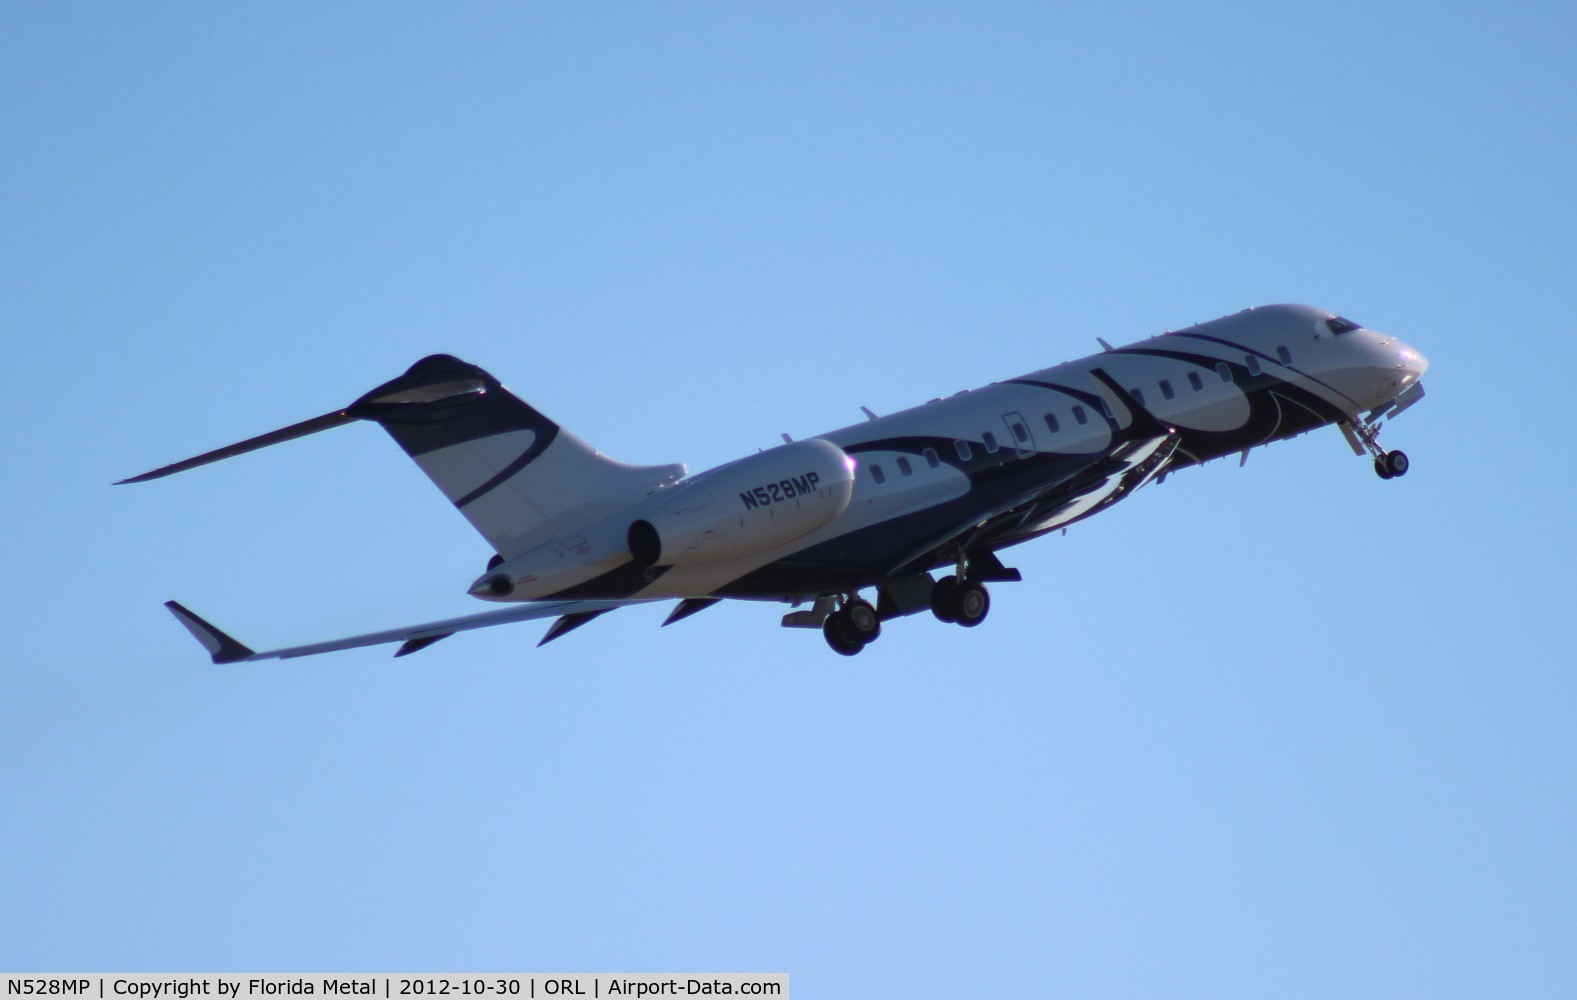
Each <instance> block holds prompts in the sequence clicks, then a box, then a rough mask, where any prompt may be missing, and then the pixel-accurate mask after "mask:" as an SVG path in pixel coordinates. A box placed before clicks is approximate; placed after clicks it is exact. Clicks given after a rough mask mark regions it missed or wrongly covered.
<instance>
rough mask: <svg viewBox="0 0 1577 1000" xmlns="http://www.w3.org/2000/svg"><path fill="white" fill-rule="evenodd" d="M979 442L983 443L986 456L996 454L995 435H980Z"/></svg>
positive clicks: (987, 433)
mask: <svg viewBox="0 0 1577 1000" xmlns="http://www.w3.org/2000/svg"><path fill="white" fill-rule="evenodd" d="M980 440H981V441H983V442H985V445H986V452H987V453H988V454H990V453H995V452H996V450H997V436H996V435H995V434H993V433H991V432H990V431H986V432H985V433H984V434H982V435H980Z"/></svg>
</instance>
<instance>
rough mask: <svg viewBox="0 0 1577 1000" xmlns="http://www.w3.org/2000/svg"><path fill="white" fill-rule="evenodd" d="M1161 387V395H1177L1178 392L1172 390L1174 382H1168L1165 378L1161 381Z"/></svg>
mask: <svg viewBox="0 0 1577 1000" xmlns="http://www.w3.org/2000/svg"><path fill="white" fill-rule="evenodd" d="M1159 388H1160V390H1161V395H1162V396H1163V397H1165V398H1166V399H1173V398H1175V397H1176V396H1177V393H1175V392H1173V391H1172V383H1170V382H1168V381H1167V380H1166V379H1164V378H1163V379H1162V380H1161V381H1160V383H1159Z"/></svg>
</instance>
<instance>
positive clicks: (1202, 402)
mask: <svg viewBox="0 0 1577 1000" xmlns="http://www.w3.org/2000/svg"><path fill="white" fill-rule="evenodd" d="M1096 339H1097V341H1098V342H1099V343H1100V345H1101V348H1102V350H1101V352H1100V353H1098V354H1093V355H1091V356H1089V357H1086V358H1081V359H1079V360H1077V361H1070V362H1067V363H1065V364H1062V365H1058V366H1056V367H1053V368H1047V369H1044V370H1041V371H1036V372H1032V373H1030V374H1028V375H1024V376H1021V377H1019V378H1011V379H1008V380H1006V381H1002V382H993V383H992V384H990V385H988V386H985V387H984V388H980V389H973V390H966V391H964V392H960V393H957V394H955V395H953V396H949V397H946V398H938V399H933V400H931V401H930V402H928V403H925V404H923V405H920V406H916V407H914V408H912V409H908V410H903V411H901V412H898V413H893V414H889V415H887V416H882V417H878V416H876V415H875V414H874V413H871V411H869V410H865V408H864V407H861V409H862V410H865V415H866V418H867V419H866V420H864V421H863V422H860V423H857V424H853V425H851V426H848V427H844V428H841V429H839V430H835V431H831V432H829V433H827V434H823V435H820V436H818V437H813V438H807V439H804V440H800V441H794V440H791V439H790V438H789V436H788V435H787V434H785V435H783V439H784V443H783V444H781V445H778V446H775V447H773V448H771V449H768V450H764V451H760V452H758V453H757V454H754V455H750V456H747V457H745V458H742V459H739V460H737V461H734V462H729V463H727V464H725V465H721V466H718V467H716V468H714V469H708V470H706V471H704V472H700V473H697V474H695V475H693V476H692V475H687V474H686V469H685V467H684V466H683V465H649V466H641V465H626V464H624V463H622V462H617V461H614V460H613V459H611V458H608V457H607V456H605V455H603V454H602V453H601V452H599V451H597V450H596V449H595V448H592V447H591V446H590V445H588V444H586V443H585V442H584V441H582V440H581V439H579V438H577V437H576V436H575V435H574V434H572V433H570V432H569V431H568V430H566V429H564V428H563V427H561V426H559V425H558V424H557V423H555V422H553V421H552V420H550V419H549V418H547V417H546V416H543V415H542V414H541V413H540V412H538V411H537V410H536V409H534V408H532V407H531V405H530V404H528V403H526V402H524V401H523V400H521V399H520V398H519V397H517V396H515V395H514V394H512V393H511V392H509V390H507V389H505V388H504V387H503V386H502V385H501V384H499V382H498V380H497V379H495V378H494V377H493V376H492V375H490V374H488V373H487V372H486V371H484V370H482V369H481V368H478V367H477V366H475V365H472V364H468V363H467V362H464V361H461V360H460V359H458V358H455V357H452V356H450V355H446V354H435V355H432V356H431V357H427V358H423V359H422V360H420V361H418V362H417V363H416V364H414V365H412V366H411V368H410V369H409V370H408V371H406V372H405V374H403V375H401V376H399V377H398V378H395V379H393V380H391V381H389V382H385V383H384V384H383V385H380V386H378V387H377V388H376V389H373V390H372V391H371V392H368V393H366V394H365V395H363V396H361V397H360V398H358V399H357V400H356V401H355V402H353V403H351V404H350V405H349V406H347V407H345V408H343V409H340V410H335V411H333V412H331V413H326V414H324V415H322V416H319V417H313V418H312V419H310V420H305V421H302V422H300V423H297V424H292V425H291V426H289V427H285V428H281V429H280V430H277V431H272V432H270V433H267V434H263V435H260V436H258V437H254V438H250V439H248V440H246V441H242V442H239V443H237V444H233V445H230V446H228V447H224V448H219V449H217V450H215V451H210V452H207V453H205V454H202V455H198V456H197V457H195V458H190V459H187V460H185V461H183V462H177V463H175V464H173V465H168V466H165V467H163V468H159V469H155V470H154V471H152V472H148V473H144V474H143V475H140V476H134V477H132V478H130V479H124V480H121V483H118V484H117V485H120V484H123V483H139V482H145V481H147V480H151V479H158V478H160V477H163V476H168V475H172V474H174V473H177V472H182V471H185V470H187V469H191V468H195V467H197V466H200V465H206V464H208V463H210V462H217V461H219V460H221V459H225V458H231V457H233V456H236V455H240V454H243V453H245V452H249V451H253V450H256V449H258V448H263V447H267V446H269V445H273V444H279V443H281V442H284V441H289V440H292V439H294V438H298V437H302V436H305V435H307V434H314V433H317V432H319V431H324V430H328V429H330V428H333V427H338V426H341V425H343V424H347V423H351V422H354V421H357V420H370V421H372V422H374V423H377V424H378V425H380V426H381V427H383V429H384V430H386V431H387V432H388V433H389V435H390V436H391V437H393V438H394V440H395V442H396V443H397V444H398V445H399V446H400V447H401V448H403V449H404V450H405V452H406V454H407V455H409V456H410V457H411V458H412V459H414V460H415V462H416V465H417V467H418V468H420V469H421V471H422V472H424V473H425V474H426V475H427V477H428V478H429V479H430V480H432V482H433V483H434V485H436V486H437V487H438V489H439V490H440V491H442V492H443V494H444V496H446V497H447V498H448V499H449V501H450V502H451V503H453V504H454V506H455V507H456V508H457V509H458V510H459V511H460V513H461V514H462V515H464V516H465V518H466V520H468V521H470V523H471V525H472V527H474V528H475V529H476V530H477V532H479V533H480V534H481V535H482V537H483V538H484V539H485V540H486V541H487V543H488V544H489V545H490V546H491V547H492V549H493V551H494V553H495V554H494V555H493V557H492V558H491V559H490V560H488V563H487V566H486V568H485V570H484V571H483V572H482V573H481V575H480V576H478V577H477V578H476V580H475V581H474V582H473V583H472V584H471V586H470V588H469V592H470V594H471V596H473V597H476V598H478V599H480V600H483V601H489V602H495V603H501V604H505V605H508V606H507V607H505V608H503V609H500V610H495V611H488V612H483V613H480V614H473V615H467V616H463V617H459V618H450V619H446V620H442V621H434V622H427V623H423V624H419V625H412V626H407V627H404V628H396V629H389V630H386V631H381V632H373V633H369V634H366V635H357V636H351V637H349V638H344V639H336V640H332V641H328V642H319V643H313V644H310V645H304V646H294V647H288V648H284V649H274V650H266V651H262V652H258V651H255V650H253V649H251V648H250V647H248V646H246V645H244V644H242V643H241V642H239V641H237V640H236V639H234V638H233V637H231V636H230V635H228V634H226V633H225V632H222V631H221V630H220V629H218V628H217V627H215V626H214V625H212V624H210V623H209V622H208V621H206V620H204V619H203V618H201V617H199V616H198V615H197V614H195V613H194V612H192V611H190V610H189V609H187V608H186V607H184V606H182V605H181V604H179V603H177V602H175V601H169V602H167V604H166V607H168V608H169V610H170V611H171V612H172V613H173V614H174V615H175V617H176V619H177V620H178V621H180V623H181V624H182V625H184V626H185V627H186V628H187V630H188V631H190V632H191V633H192V635H193V636H194V637H196V639H197V640H198V641H199V642H200V643H201V644H202V645H203V647H204V648H205V649H206V650H207V651H208V653H209V654H210V656H211V658H212V659H213V662H214V663H216V664H222V663H238V662H245V661H254V660H265V659H276V658H277V659H288V658H292V657H298V656H308V655H312V654H316V653H326V652H330V651H334V650H341V649H352V648H356V647H361V646H371V645H378V644H384V643H395V642H398V643H400V647H399V649H398V650H397V651H396V652H395V654H394V655H395V656H405V655H408V654H410V653H414V652H416V651H417V650H420V649H424V648H426V647H427V646H430V645H432V644H433V643H435V642H438V641H439V640H441V639H445V638H448V637H449V636H452V635H454V634H456V633H458V632H464V631H469V630H472V629H479V628H487V627H490V626H494V625H502V624H506V623H510V622H518V621H530V620H539V619H546V618H554V619H556V620H555V621H554V622H553V624H552V625H551V626H550V627H549V628H548V630H547V632H546V633H545V634H544V636H543V637H542V639H541V641H540V642H539V643H538V645H539V646H540V645H542V644H545V643H547V642H551V641H553V640H555V639H558V638H560V637H562V636H563V635H565V634H566V633H568V632H570V631H572V630H574V629H576V628H579V627H581V626H583V625H585V624H586V623H588V622H590V621H592V620H593V619H595V618H598V617H600V616H602V615H604V614H606V613H608V612H609V611H613V610H615V609H617V608H622V607H626V606H630V605H636V604H645V603H650V602H654V601H669V600H674V601H677V602H678V603H677V604H676V605H675V606H674V608H673V610H672V612H671V613H670V614H669V615H668V617H667V620H666V621H664V622H663V624H664V625H670V624H672V623H674V622H676V621H679V620H681V619H684V618H688V617H690V616H691V615H693V614H696V613H697V612H699V611H702V610H705V609H706V608H708V607H711V606H713V605H715V604H717V603H718V602H719V601H722V600H729V599H741V600H756V601H781V602H785V603H788V604H791V605H793V606H794V607H795V608H800V607H802V606H804V607H803V610H794V611H791V612H790V613H788V614H787V615H785V616H784V617H783V620H782V624H783V625H784V626H785V627H791V628H796V627H797V628H806V629H819V630H820V631H821V632H822V634H823V636H824V637H825V639H826V642H827V645H828V646H830V647H831V648H832V649H833V650H834V651H836V652H838V653H840V654H843V655H845V656H853V655H854V654H856V653H859V652H860V651H861V650H862V649H864V648H865V647H866V646H867V645H869V644H870V643H871V642H873V641H875V640H876V639H877V638H878V637H879V636H880V635H881V633H882V626H883V623H884V622H890V621H892V620H894V619H897V618H902V617H905V616H909V615H913V614H918V613H921V612H924V611H927V610H929V611H930V612H931V613H932V614H933V615H934V616H935V617H936V618H937V619H939V620H941V621H943V622H948V623H956V624H958V625H961V626H964V627H966V628H973V627H975V626H978V625H979V624H980V623H981V622H983V621H984V620H985V618H986V615H987V613H988V612H989V610H990V607H991V600H990V594H989V592H988V590H987V588H986V584H988V583H1003V582H1011V581H1018V580H1020V579H1021V575H1020V573H1019V571H1018V570H1016V569H1012V568H1010V567H1008V566H1006V565H1004V564H1003V562H1002V559H1001V557H1000V555H999V553H1000V552H1001V551H1002V550H1003V549H1006V548H1008V547H1010V546H1013V545H1017V544H1019V543H1021V542H1025V541H1028V540H1030V539H1032V538H1036V537H1039V536H1041V535H1045V534H1047V533H1049V532H1052V531H1057V530H1059V529H1065V528H1066V527H1067V526H1069V525H1071V524H1073V523H1075V522H1078V521H1082V520H1084V519H1085V518H1088V517H1091V516H1093V515H1095V514H1098V513H1100V512H1102V511H1104V510H1106V509H1107V508H1109V507H1111V506H1112V505H1113V504H1115V503H1118V502H1120V501H1122V500H1124V499H1126V498H1127V497H1129V496H1131V495H1132V494H1133V493H1135V492H1136V491H1138V490H1139V489H1140V488H1141V487H1143V486H1145V485H1147V484H1149V483H1153V482H1157V481H1159V480H1161V479H1163V478H1164V477H1166V476H1168V475H1171V474H1173V473H1175V472H1177V471H1179V470H1182V469H1186V468H1189V467H1191V466H1196V465H1202V464H1204V463H1206V462H1209V461H1211V460H1213V459H1217V458H1222V457H1225V456H1229V455H1234V454H1236V455H1239V456H1240V460H1241V462H1246V461H1247V460H1248V455H1249V452H1250V450H1252V449H1254V448H1257V447H1259V446H1261V445H1266V444H1269V443H1271V442H1273V441H1281V440H1285V439H1287V438H1291V437H1294V436H1296V435H1300V434H1304V433H1307V432H1309V431H1312V430H1315V429H1317V428H1321V427H1325V426H1327V425H1335V426H1336V427H1337V428H1338V429H1339V430H1340V432H1341V433H1342V435H1343V436H1344V437H1345V438H1346V440H1347V443H1348V445H1349V446H1350V447H1351V448H1352V450H1353V452H1354V453H1355V454H1357V455H1359V456H1360V457H1361V456H1363V455H1365V454H1368V455H1369V456H1370V457H1372V459H1373V461H1374V470H1375V472H1376V474H1378V475H1379V476H1380V478H1381V479H1394V478H1397V477H1400V476H1403V475H1405V474H1406V473H1407V471H1408V465H1409V463H1408V459H1407V456H1406V455H1405V454H1403V453H1402V452H1400V451H1386V450H1385V449H1383V448H1382V447H1381V446H1380V444H1379V442H1378V435H1379V431H1380V428H1381V424H1382V421H1385V420H1389V419H1390V418H1393V417H1395V416H1397V415H1398V414H1400V413H1401V412H1403V411H1404V410H1406V409H1408V408H1409V407H1411V406H1412V405H1413V404H1415V403H1417V402H1418V401H1419V400H1420V399H1422V398H1423V396H1424V387H1423V383H1422V382H1421V381H1420V379H1421V377H1422V376H1423V374H1424V371H1425V370H1426V369H1427V368H1428V367H1429V362H1428V361H1427V360H1426V359H1425V358H1424V356H1423V355H1422V354H1420V353H1419V352H1418V351H1417V350H1415V349H1414V348H1412V347H1411V346H1409V345H1408V344H1405V343H1403V342H1402V341H1401V340H1399V339H1397V338H1395V337H1391V336H1388V335H1386V334H1384V333H1380V332H1379V331H1376V330H1371V329H1369V328H1367V327H1364V326H1361V325H1360V324H1358V323H1354V322H1352V321H1351V320H1348V319H1345V318H1343V317H1341V316H1338V315H1336V314H1334V313H1331V312H1327V311H1325V310H1323V309H1316V308H1313V307H1310V306H1303V305H1270V306H1261V307H1259V308H1254V309H1245V310H1243V311H1242V312H1239V313H1236V314H1234V315H1230V316H1226V317H1223V318H1221V319H1217V320H1212V321H1210V322H1207V323H1201V324H1198V325H1195V326H1190V327H1187V328H1186V329H1181V330H1176V331H1168V332H1167V333H1164V334H1162V335H1160V336H1155V337H1151V338H1149V339H1147V340H1141V341H1138V342H1136V343H1132V344H1128V345H1126V346H1123V347H1112V346H1111V345H1110V344H1108V343H1107V342H1106V341H1105V340H1102V339H1101V338H1099V337H1097V338H1096ZM936 571H942V572H944V573H945V574H946V575H943V576H942V577H941V578H940V579H937V578H936V577H935V576H933V573H935V572H936ZM864 591H869V592H870V593H871V594H872V596H873V597H874V598H875V601H874V603H873V602H872V601H871V600H869V599H867V598H866V597H864V596H862V592H864Z"/></svg>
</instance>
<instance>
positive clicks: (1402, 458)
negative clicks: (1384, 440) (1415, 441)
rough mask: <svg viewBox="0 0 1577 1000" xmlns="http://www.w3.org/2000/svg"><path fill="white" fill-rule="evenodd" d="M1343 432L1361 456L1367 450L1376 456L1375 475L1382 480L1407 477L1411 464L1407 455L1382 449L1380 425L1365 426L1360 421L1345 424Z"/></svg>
mask: <svg viewBox="0 0 1577 1000" xmlns="http://www.w3.org/2000/svg"><path fill="white" fill-rule="evenodd" d="M1341 427H1342V432H1343V433H1344V434H1346V435H1347V440H1348V442H1349V443H1350V444H1352V446H1353V450H1354V451H1356V452H1358V453H1359V454H1360V455H1361V454H1363V452H1364V450H1365V449H1367V450H1368V452H1369V454H1370V455H1373V456H1374V474H1375V475H1377V476H1379V477H1380V478H1381V479H1395V478H1397V477H1398V476H1405V475H1407V469H1408V467H1409V465H1410V464H1411V463H1409V462H1408V460H1407V454H1406V453H1405V452H1401V451H1386V450H1385V449H1384V448H1382V447H1380V442H1379V440H1378V439H1379V436H1380V425H1379V424H1364V423H1360V422H1358V421H1351V422H1344V423H1343V424H1342V425H1341Z"/></svg>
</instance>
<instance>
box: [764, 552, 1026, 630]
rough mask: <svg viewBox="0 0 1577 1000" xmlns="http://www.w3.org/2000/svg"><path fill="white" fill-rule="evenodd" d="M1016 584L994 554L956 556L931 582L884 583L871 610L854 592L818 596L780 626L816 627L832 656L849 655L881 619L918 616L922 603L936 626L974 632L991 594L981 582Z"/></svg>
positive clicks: (918, 577) (915, 578) (1014, 573)
mask: <svg viewBox="0 0 1577 1000" xmlns="http://www.w3.org/2000/svg"><path fill="white" fill-rule="evenodd" d="M1020 579H1022V577H1021V575H1020V574H1019V571H1018V570H1016V569H1009V568H1008V567H1006V566H1004V565H1002V561H1001V560H1000V559H998V558H997V556H996V554H995V553H993V552H990V551H981V552H976V553H974V554H973V555H968V554H964V553H960V554H959V557H958V567H957V569H956V570H955V572H954V574H953V575H952V576H945V577H943V578H942V579H940V580H938V581H936V582H935V583H932V582H931V577H930V574H928V573H916V574H912V575H909V576H905V577H901V578H898V579H894V580H888V581H886V582H885V583H882V584H880V585H879V586H878V587H877V595H878V597H879V601H878V603H877V604H876V605H875V606H873V605H872V604H871V603H870V602H869V601H867V600H865V599H864V598H862V597H860V596H859V595H858V594H857V593H853V592H849V593H843V594H823V595H821V596H820V597H818V598H817V599H816V605H815V607H813V608H811V609H810V610H809V611H798V612H795V613H793V614H789V615H785V616H784V618H783V624H784V625H786V626H789V627H791V628H815V627H816V626H817V624H818V623H819V624H820V626H821V634H822V636H823V638H825V639H826V640H827V645H829V646H831V647H832V649H833V652H836V653H839V654H841V655H843V656H853V655H854V654H856V653H858V652H859V651H860V650H862V649H864V648H865V647H866V646H868V645H870V644H871V643H873V642H875V641H876V639H877V638H878V637H879V636H880V635H881V634H882V620H883V619H884V618H885V619H892V618H899V617H902V616H904V615H913V614H919V613H920V612H922V611H924V610H925V608H926V605H927V603H929V604H930V607H931V613H932V614H934V615H936V617H937V618H938V619H940V620H941V621H944V622H953V623H955V624H958V625H962V626H964V627H965V628H974V627H975V626H976V625H979V624H980V623H981V622H983V621H985V620H986V615H987V613H989V612H990V611H991V595H990V594H989V593H987V591H986V587H985V585H986V583H987V582H997V581H1002V582H1012V581H1015V580H1020ZM927 588H929V590H927Z"/></svg>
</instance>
